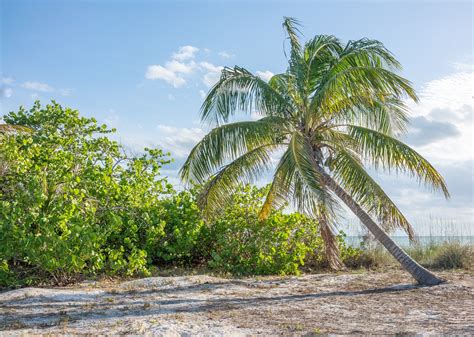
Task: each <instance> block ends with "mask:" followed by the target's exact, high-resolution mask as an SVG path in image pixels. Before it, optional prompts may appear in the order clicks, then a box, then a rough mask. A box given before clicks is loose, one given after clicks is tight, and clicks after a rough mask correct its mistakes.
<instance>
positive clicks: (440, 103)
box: [409, 65, 474, 163]
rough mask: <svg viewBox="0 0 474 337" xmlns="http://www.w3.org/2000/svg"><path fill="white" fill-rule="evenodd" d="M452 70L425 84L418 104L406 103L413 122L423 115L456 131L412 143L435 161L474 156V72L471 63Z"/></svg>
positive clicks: (466, 158) (428, 119) (465, 158)
mask: <svg viewBox="0 0 474 337" xmlns="http://www.w3.org/2000/svg"><path fill="white" fill-rule="evenodd" d="M469 68H470V69H471V71H469V70H468V69H469ZM455 69H456V70H457V71H456V72H454V73H452V74H450V75H448V76H445V77H443V78H440V79H436V80H432V81H430V82H428V83H426V85H425V86H423V88H422V89H421V91H420V93H419V97H420V103H419V104H414V103H411V102H410V103H409V107H410V112H411V113H412V115H413V116H414V117H415V119H414V120H415V121H416V117H424V118H425V119H426V120H427V121H429V122H431V123H432V124H433V123H438V124H440V123H444V124H446V123H449V124H451V125H452V126H453V127H455V128H456V130H457V132H456V136H455V137H454V136H451V137H440V138H437V139H434V140H433V141H432V142H425V143H423V144H422V145H420V146H415V148H416V149H417V150H419V151H420V152H421V153H422V154H423V155H425V156H426V157H427V158H428V159H430V160H431V161H433V162H434V163H444V162H446V161H451V162H452V161H464V160H468V159H474V151H472V146H473V137H474V132H473V131H474V126H473V116H474V102H473V100H474V99H473V88H474V72H473V71H472V65H471V66H470V67H469V66H468V65H464V66H460V65H458V66H457V67H456V68H455ZM442 131H445V130H441V131H440V132H442ZM413 145H416V144H413Z"/></svg>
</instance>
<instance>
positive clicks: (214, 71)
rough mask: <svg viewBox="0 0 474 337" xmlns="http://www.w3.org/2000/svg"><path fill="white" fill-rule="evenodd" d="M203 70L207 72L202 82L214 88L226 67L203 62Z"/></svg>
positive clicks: (201, 64)
mask: <svg viewBox="0 0 474 337" xmlns="http://www.w3.org/2000/svg"><path fill="white" fill-rule="evenodd" d="M199 65H200V66H201V68H202V69H204V70H205V71H207V72H206V73H205V74H204V75H203V77H202V82H203V83H204V84H205V85H206V86H207V87H208V88H210V87H212V86H213V85H214V84H216V83H217V81H219V78H220V77H221V72H222V69H224V67H222V66H216V65H214V64H212V63H209V62H201V63H199Z"/></svg>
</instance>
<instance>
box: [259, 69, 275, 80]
mask: <svg viewBox="0 0 474 337" xmlns="http://www.w3.org/2000/svg"><path fill="white" fill-rule="evenodd" d="M256 74H257V76H258V77H260V78H261V79H262V80H264V81H267V82H268V81H270V79H271V78H272V76H273V75H275V74H274V73H272V72H271V71H269V70H265V71H257V72H256Z"/></svg>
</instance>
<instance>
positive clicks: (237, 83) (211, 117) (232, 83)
mask: <svg viewBox="0 0 474 337" xmlns="http://www.w3.org/2000/svg"><path fill="white" fill-rule="evenodd" d="M288 109H289V106H288V103H287V101H286V100H285V99H284V98H283V97H282V96H281V95H280V94H279V93H278V92H277V91H275V90H274V89H273V88H272V87H271V86H270V85H269V84H268V83H267V82H265V81H264V80H262V79H261V78H259V77H258V76H255V75H253V74H252V73H251V72H249V71H248V70H246V69H244V68H240V67H237V66H236V67H234V68H224V70H223V71H222V75H221V78H220V80H219V82H217V83H216V84H215V85H214V87H213V88H212V89H211V90H210V91H209V93H208V94H207V96H206V98H205V100H204V103H203V104H202V106H201V120H202V121H203V122H208V123H216V124H222V123H226V122H228V121H229V118H230V117H231V116H233V115H235V114H237V113H246V114H248V115H250V114H252V113H258V114H260V115H262V116H273V115H280V116H285V115H286V113H287V111H288Z"/></svg>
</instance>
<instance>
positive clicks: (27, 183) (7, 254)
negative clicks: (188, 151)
mask: <svg viewBox="0 0 474 337" xmlns="http://www.w3.org/2000/svg"><path fill="white" fill-rule="evenodd" d="M3 119H4V120H5V122H7V123H8V124H14V125H17V124H19V125H24V126H27V127H29V128H30V131H29V132H22V133H19V134H16V135H3V136H2V139H1V144H2V146H1V150H0V158H1V159H0V160H1V161H2V163H3V167H4V169H3V171H2V175H1V176H0V258H1V259H2V261H3V262H2V265H3V271H4V274H5V273H7V272H8V270H7V267H15V266H27V267H31V268H34V270H35V271H39V272H45V273H48V274H49V275H51V276H52V277H53V278H58V279H59V278H63V279H64V278H67V277H68V276H69V275H74V274H76V273H80V272H83V271H87V272H91V273H95V272H98V271H102V270H105V271H108V272H112V273H125V274H129V275H130V274H134V273H146V271H147V270H146V265H147V264H148V253H147V251H149V250H150V249H151V248H152V247H154V244H155V241H156V240H157V238H160V237H162V236H163V235H164V227H165V226H164V223H163V214H164V212H165V210H164V208H163V205H162V202H161V200H160V199H162V197H163V196H167V195H169V194H171V193H173V190H172V187H171V185H169V184H168V183H167V182H166V180H164V179H159V171H160V168H161V166H162V165H163V164H166V163H168V162H169V159H168V158H167V157H166V156H165V155H164V154H163V153H162V152H161V151H160V150H147V151H146V152H145V154H143V155H142V156H139V157H129V156H128V155H127V154H126V153H125V151H124V149H123V148H122V147H121V146H119V145H118V144H117V143H116V142H114V141H111V140H110V139H108V138H107V137H106V135H107V134H108V133H110V132H111V130H107V128H106V127H105V126H99V125H97V123H96V121H95V120H94V119H88V118H84V117H80V116H79V114H78V112H77V111H74V110H71V109H63V108H62V107H61V106H59V105H58V104H55V103H54V104H52V105H48V106H46V107H45V108H41V107H40V105H39V103H37V104H35V106H34V107H33V108H32V109H31V110H30V111H25V110H23V109H20V111H19V112H17V113H10V114H8V115H6V116H4V117H3Z"/></svg>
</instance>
